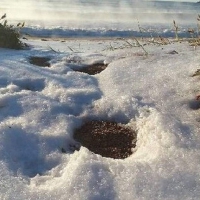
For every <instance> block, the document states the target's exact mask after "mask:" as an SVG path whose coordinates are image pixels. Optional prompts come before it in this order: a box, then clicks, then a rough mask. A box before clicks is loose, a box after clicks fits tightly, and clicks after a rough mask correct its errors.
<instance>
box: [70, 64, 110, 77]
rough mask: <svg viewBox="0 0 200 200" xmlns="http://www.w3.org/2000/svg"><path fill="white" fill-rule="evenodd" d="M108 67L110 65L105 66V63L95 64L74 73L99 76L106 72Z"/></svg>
mask: <svg viewBox="0 0 200 200" xmlns="http://www.w3.org/2000/svg"><path fill="white" fill-rule="evenodd" d="M107 66H108V65H107V64H104V63H94V64H91V65H86V66H84V67H82V68H79V69H74V71H78V72H83V73H87V74H89V75H95V74H99V73H100V72H102V71H103V70H105V69H106V67H107Z"/></svg>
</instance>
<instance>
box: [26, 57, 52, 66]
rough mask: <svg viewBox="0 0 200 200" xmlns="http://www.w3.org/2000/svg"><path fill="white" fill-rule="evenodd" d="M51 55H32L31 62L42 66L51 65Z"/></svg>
mask: <svg viewBox="0 0 200 200" xmlns="http://www.w3.org/2000/svg"><path fill="white" fill-rule="evenodd" d="M49 61H50V58H49V57H39V56H30V57H29V62H30V63H31V64H33V65H37V66H40V67H50V63H49Z"/></svg>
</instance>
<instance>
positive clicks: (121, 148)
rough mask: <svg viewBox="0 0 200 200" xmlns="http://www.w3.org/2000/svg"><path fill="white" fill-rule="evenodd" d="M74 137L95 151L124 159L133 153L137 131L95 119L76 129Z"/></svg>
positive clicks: (106, 155)
mask: <svg viewBox="0 0 200 200" xmlns="http://www.w3.org/2000/svg"><path fill="white" fill-rule="evenodd" d="M74 139H75V140H76V141H78V142H80V143H81V145H82V146H84V147H86V148H88V149H89V150H90V151H92V152H93V153H96V154H100V155H101V156H103V157H110V158H114V159H124V158H127V157H128V156H130V155H131V154H132V148H134V147H135V146H136V140H137V133H136V132H135V131H134V130H132V129H130V128H127V127H125V126H123V125H120V124H117V123H115V122H108V121H95V120H93V121H89V122H86V123H85V124H84V125H83V126H81V127H80V128H79V129H76V130H75V132H74Z"/></svg>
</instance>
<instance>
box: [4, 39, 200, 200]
mask: <svg viewBox="0 0 200 200" xmlns="http://www.w3.org/2000/svg"><path fill="white" fill-rule="evenodd" d="M129 42H133V41H131V40H130V41H129ZM27 43H28V44H29V45H32V48H31V49H30V50H21V51H15V50H8V49H0V168H1V170H0V177H1V178H0V199H2V200H3V199H5V200H14V199H15V200H22V199H26V200H28V199H31V200H35V199H41V200H47V199H48V200H49V199H51V200H54V199H55V200H58V199H59V200H67V199H72V200H83V199H88V200H100V199H101V200H102V199H103V200H119V199H121V200H142V199H143V200H158V199H161V200H180V199H181V200H189V199H191V200H199V198H200V135H199V133H200V131H199V129H200V110H198V107H200V106H199V105H198V101H195V96H196V95H199V94H200V79H199V77H198V76H196V77H192V74H194V72H195V71H196V70H197V69H198V68H200V47H197V48H196V49H194V47H191V46H189V44H188V43H187V42H182V43H177V42H176V43H172V44H169V45H162V46H156V45H153V44H152V45H147V46H144V48H145V50H146V51H147V52H148V56H145V55H143V54H144V52H143V50H142V48H141V47H133V48H124V49H120V47H121V46H123V45H124V44H127V43H126V42H125V41H123V40H114V39H106V40H105V39H104V40H100V39H94V40H91V39H82V40H75V39H74V40H67V41H66V42H61V41H53V40H49V41H41V40H39V39H32V40H31V39H30V40H28V42H27ZM115 47H116V49H115V50H114V48H115ZM52 49H53V50H54V51H53V50H52ZM29 56H45V57H46V56H47V57H50V58H51V67H50V68H43V67H38V66H35V65H32V64H30V63H29V61H28V58H29ZM96 62H104V63H108V64H109V65H108V67H107V68H106V69H105V70H104V71H103V72H101V73H100V74H97V75H88V74H85V73H81V72H75V71H73V69H74V68H77V67H80V64H83V65H84V64H92V63H96ZM88 118H92V119H103V120H112V121H116V122H118V123H124V124H126V126H129V127H131V128H132V129H134V130H137V133H138V141H137V146H136V149H135V150H134V153H133V155H132V156H130V157H129V158H126V159H124V160H114V159H111V158H104V157H101V156H100V155H95V154H93V153H91V152H90V151H89V150H87V149H86V148H84V147H81V149H80V151H75V152H73V151H72V150H71V149H70V146H71V145H73V144H74V140H73V137H72V136H73V131H74V129H75V128H77V127H79V126H80V125H81V124H82V123H83V122H84V120H85V119H88ZM62 149H65V150H66V153H62V151H61V150H62Z"/></svg>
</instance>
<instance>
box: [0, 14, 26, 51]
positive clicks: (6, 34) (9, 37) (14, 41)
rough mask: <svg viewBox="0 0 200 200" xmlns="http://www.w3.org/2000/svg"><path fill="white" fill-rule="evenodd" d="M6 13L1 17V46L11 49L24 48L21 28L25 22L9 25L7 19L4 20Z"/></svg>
mask: <svg viewBox="0 0 200 200" xmlns="http://www.w3.org/2000/svg"><path fill="white" fill-rule="evenodd" d="M5 17H6V15H3V16H2V17H1V19H0V47H1V48H10V49H23V48H24V46H25V45H24V44H23V43H22V42H21V41H20V32H19V31H20V29H21V28H22V27H23V26H24V24H21V23H19V24H17V26H13V25H8V24H7V20H3V19H4V18H5Z"/></svg>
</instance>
